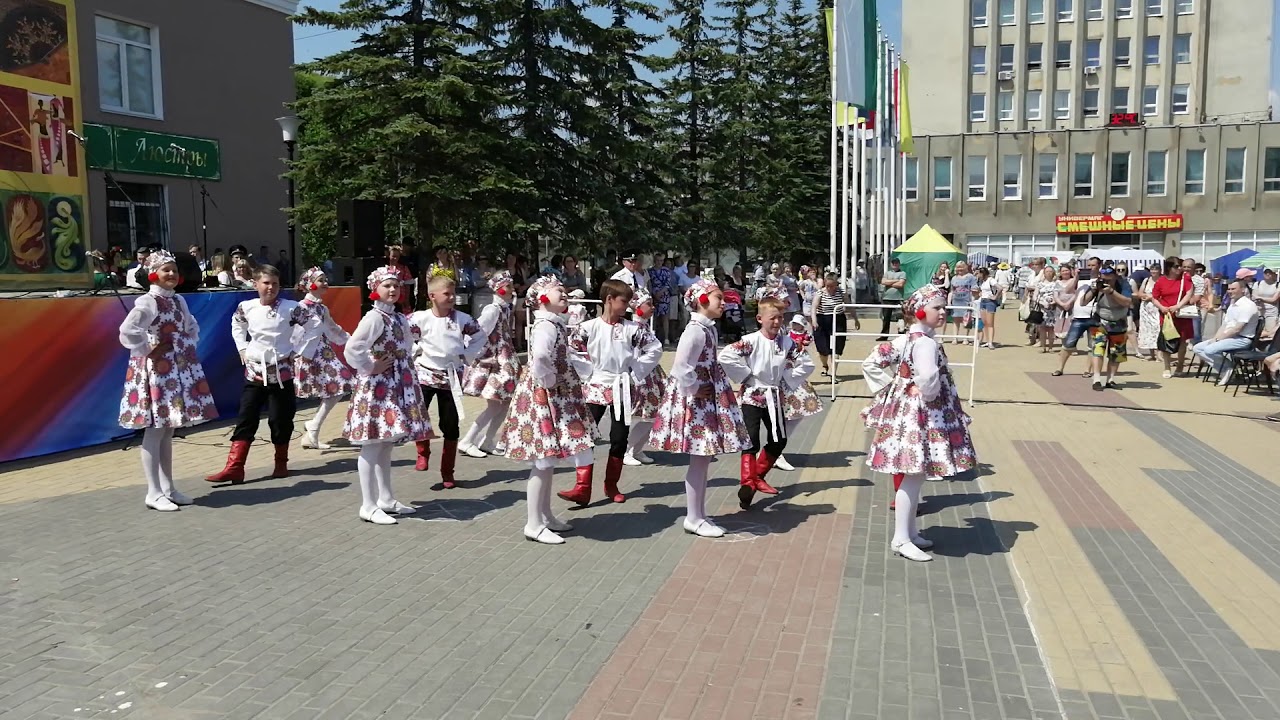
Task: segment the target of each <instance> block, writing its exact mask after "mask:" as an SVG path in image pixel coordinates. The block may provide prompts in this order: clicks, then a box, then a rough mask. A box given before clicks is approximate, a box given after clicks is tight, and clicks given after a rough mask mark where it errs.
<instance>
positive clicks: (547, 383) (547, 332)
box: [529, 321, 560, 388]
mask: <svg viewBox="0 0 1280 720" xmlns="http://www.w3.org/2000/svg"><path fill="white" fill-rule="evenodd" d="M559 334H560V332H559V330H558V329H557V328H556V326H555V323H553V322H551V321H544V322H539V323H535V324H534V326H533V333H532V337H530V338H529V374H530V375H531V376H532V377H533V382H534V384H536V385H537V386H538V387H543V388H549V387H555V384H556V362H555V354H556V339H557V336H558V335H559Z"/></svg>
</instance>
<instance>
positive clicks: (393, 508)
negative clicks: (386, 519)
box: [378, 500, 418, 515]
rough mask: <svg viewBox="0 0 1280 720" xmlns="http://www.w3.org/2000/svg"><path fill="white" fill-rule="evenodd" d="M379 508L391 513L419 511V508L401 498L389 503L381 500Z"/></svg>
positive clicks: (402, 513) (410, 513)
mask: <svg viewBox="0 0 1280 720" xmlns="http://www.w3.org/2000/svg"><path fill="white" fill-rule="evenodd" d="M378 509H379V510H381V511H382V512H385V513H387V514H390V515H412V514H414V513H416V512H418V508H416V507H414V506H412V505H405V504H404V503H402V502H400V501H399V500H392V501H391V502H389V503H384V502H379V503H378Z"/></svg>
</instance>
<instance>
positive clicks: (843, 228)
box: [831, 106, 851, 280]
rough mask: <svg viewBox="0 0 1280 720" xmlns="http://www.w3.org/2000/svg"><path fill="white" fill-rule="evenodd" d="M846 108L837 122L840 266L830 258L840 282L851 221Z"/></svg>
mask: <svg viewBox="0 0 1280 720" xmlns="http://www.w3.org/2000/svg"><path fill="white" fill-rule="evenodd" d="M847 107H848V106H846V110H845V115H846V117H843V118H840V119H839V120H838V122H839V123H840V126H841V132H842V133H843V134H844V156H843V161H842V163H841V167H840V179H841V182H842V184H843V186H844V194H843V195H842V196H841V198H840V239H839V243H840V264H839V265H836V262H835V256H834V255H833V256H832V262H831V266H832V267H833V268H834V267H838V268H839V269H840V278H841V280H843V279H844V269H845V266H846V265H848V262H849V249H848V242H847V241H848V238H849V223H850V219H851V218H850V212H849V190H850V188H849V185H850V182H851V179H850V172H849V124H848V122H847V120H848V117H847V116H848V110H847Z"/></svg>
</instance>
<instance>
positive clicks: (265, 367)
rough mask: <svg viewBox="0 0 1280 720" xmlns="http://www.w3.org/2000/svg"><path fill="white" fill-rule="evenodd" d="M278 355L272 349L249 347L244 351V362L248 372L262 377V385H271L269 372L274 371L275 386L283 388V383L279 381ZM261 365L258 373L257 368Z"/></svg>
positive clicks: (256, 346) (257, 346)
mask: <svg viewBox="0 0 1280 720" xmlns="http://www.w3.org/2000/svg"><path fill="white" fill-rule="evenodd" d="M280 359H281V358H280V353H278V352H276V349H275V348H274V347H262V346H260V345H250V346H249V347H248V348H247V349H245V351H244V362H245V364H246V365H248V366H249V369H250V370H253V371H254V372H255V373H257V374H259V375H261V376H262V384H263V385H270V384H271V373H270V372H269V370H270V369H271V368H275V370H276V385H278V386H280V387H282V388H283V387H284V381H282V380H281V379H280ZM259 365H261V367H262V372H260V373H258V372H257V371H258V366H259Z"/></svg>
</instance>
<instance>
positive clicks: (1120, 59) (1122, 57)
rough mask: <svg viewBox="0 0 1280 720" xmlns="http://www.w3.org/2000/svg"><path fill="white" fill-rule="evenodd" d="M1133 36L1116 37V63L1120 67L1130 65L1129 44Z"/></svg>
mask: <svg viewBox="0 0 1280 720" xmlns="http://www.w3.org/2000/svg"><path fill="white" fill-rule="evenodd" d="M1131 40H1133V38H1127V37H1118V38H1116V65H1118V66H1120V67H1128V66H1129V46H1130V45H1131V44H1132V43H1131V42H1130V41H1131Z"/></svg>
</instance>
